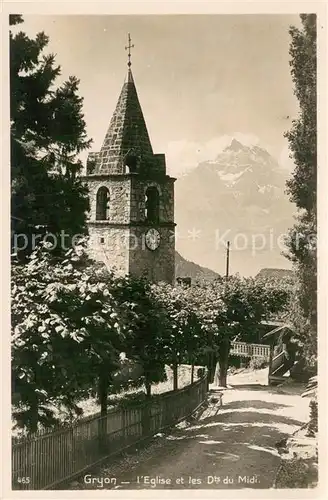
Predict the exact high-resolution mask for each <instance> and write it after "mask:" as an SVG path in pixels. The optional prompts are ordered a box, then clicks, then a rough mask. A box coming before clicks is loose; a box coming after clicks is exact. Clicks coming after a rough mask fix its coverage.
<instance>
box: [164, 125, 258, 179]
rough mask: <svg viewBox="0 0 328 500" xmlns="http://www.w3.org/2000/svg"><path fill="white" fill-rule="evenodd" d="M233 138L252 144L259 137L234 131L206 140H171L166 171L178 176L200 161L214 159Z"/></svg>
mask: <svg viewBox="0 0 328 500" xmlns="http://www.w3.org/2000/svg"><path fill="white" fill-rule="evenodd" d="M233 138H235V139H237V140H238V141H239V142H241V143H242V144H244V145H245V146H254V145H256V144H258V143H259V138H258V137H257V136H256V135H253V134H244V133H242V132H235V133H234V134H233V135H222V136H219V137H214V138H212V139H210V140H209V141H207V142H204V143H200V142H190V141H185V140H180V141H172V142H169V143H168V145H167V146H166V163H167V169H168V173H169V174H170V175H173V176H175V177H179V176H181V175H183V174H185V173H187V172H188V171H189V170H192V169H194V168H195V167H197V165H198V164H199V163H201V162H202V161H208V160H215V158H216V157H217V155H218V154H220V153H222V151H223V150H224V148H226V147H227V146H229V144H230V143H231V141H232V139H233Z"/></svg>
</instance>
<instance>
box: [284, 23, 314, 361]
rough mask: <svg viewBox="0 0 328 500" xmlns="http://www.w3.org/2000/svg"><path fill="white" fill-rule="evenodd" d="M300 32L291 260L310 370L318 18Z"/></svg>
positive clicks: (295, 55) (292, 141)
mask: <svg viewBox="0 0 328 500" xmlns="http://www.w3.org/2000/svg"><path fill="white" fill-rule="evenodd" d="M300 17H301V21H302V28H301V29H299V28H296V27H291V28H290V35H291V44H290V56H291V61H290V65H291V73H292V78H293V82H294V93H295V95H296V97H297V99H298V102H299V115H298V118H297V119H296V120H294V121H293V125H292V128H291V130H290V131H288V132H287V133H286V137H287V138H288V141H289V147H290V150H291V152H292V157H293V159H294V162H295V169H294V172H293V175H292V177H291V179H290V180H289V181H288V182H287V191H288V193H289V196H290V199H291V201H293V202H294V203H296V206H297V208H298V217H297V223H296V224H295V225H294V227H293V228H292V229H291V230H290V232H289V239H288V245H289V252H288V255H287V256H288V258H289V259H290V260H291V261H292V262H293V263H294V267H295V271H296V274H297V277H298V282H299V286H298V293H297V297H295V298H296V300H297V306H298V307H297V311H295V310H294V311H293V316H292V317H291V320H292V321H293V322H294V325H295V330H296V331H297V333H298V336H299V340H300V343H301V344H302V345H303V353H304V355H305V358H306V360H307V363H308V364H309V365H310V366H315V365H316V359H317V255H316V235H317V215H316V210H317V190H316V185H317V130H316V127H317V111H316V109H317V85H316V70H317V54H316V35H317V30H316V15H315V14H302V15H301V16H300Z"/></svg>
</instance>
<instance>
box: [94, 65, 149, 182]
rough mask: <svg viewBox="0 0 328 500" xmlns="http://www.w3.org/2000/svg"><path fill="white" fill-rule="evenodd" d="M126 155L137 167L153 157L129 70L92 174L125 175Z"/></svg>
mask: <svg viewBox="0 0 328 500" xmlns="http://www.w3.org/2000/svg"><path fill="white" fill-rule="evenodd" d="M127 156H133V157H135V158H136V161H137V164H140V162H147V159H148V160H151V159H152V157H153V149H152V146H151V143H150V139H149V135H148V131H147V127H146V123H145V119H144V116H143V113H142V109H141V106H140V102H139V98H138V94H137V90H136V87H135V84H134V80H133V75H132V71H131V69H130V68H129V69H128V74H127V77H126V79H125V82H124V84H123V87H122V90H121V94H120V97H119V99H118V102H117V105H116V109H115V111H114V114H113V116H112V119H111V122H110V124H109V128H108V130H107V133H106V136H105V140H104V142H103V145H102V147H101V150H100V152H99V154H98V160H97V165H96V171H95V173H117V174H118V173H124V172H125V160H126V157H127Z"/></svg>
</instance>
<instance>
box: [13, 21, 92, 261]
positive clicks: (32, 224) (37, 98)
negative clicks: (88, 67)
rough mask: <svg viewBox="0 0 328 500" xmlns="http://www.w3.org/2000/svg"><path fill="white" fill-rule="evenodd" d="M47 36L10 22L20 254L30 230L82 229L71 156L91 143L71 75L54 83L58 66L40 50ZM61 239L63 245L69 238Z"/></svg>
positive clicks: (81, 189)
mask: <svg viewBox="0 0 328 500" xmlns="http://www.w3.org/2000/svg"><path fill="white" fill-rule="evenodd" d="M22 22H23V20H22V17H21V16H19V15H12V16H10V24H11V26H14V25H17V24H20V23H22ZM14 31H15V33H14ZM48 41H49V39H48V37H47V36H46V35H45V34H44V33H38V34H37V35H36V38H35V39H31V38H29V37H28V36H27V35H26V34H25V33H23V32H22V31H19V32H17V30H16V28H14V29H12V30H11V32H10V92H11V94H10V120H11V128H10V129H11V177H12V189H11V190H12V221H13V222H12V232H14V233H16V235H17V234H23V235H26V239H27V245H28V246H27V248H26V249H25V251H24V252H20V255H26V254H28V253H30V252H31V250H32V247H33V236H32V235H33V234H34V233H35V232H36V230H37V231H38V233H39V234H40V235H43V234H44V232H45V228H46V229H47V231H48V232H51V233H54V234H57V233H59V232H61V231H64V232H65V233H66V234H67V235H68V236H72V235H74V234H85V233H86V232H87V230H86V215H85V213H86V211H87V210H88V209H89V202H88V192H87V188H86V187H85V186H84V185H83V182H82V180H81V178H80V176H79V175H78V174H79V173H80V172H81V169H82V163H81V162H80V161H79V160H78V159H77V157H78V155H79V153H80V152H81V151H83V150H85V149H87V148H89V146H90V144H91V141H90V140H88V139H87V135H86V130H85V122H84V119H83V113H82V105H83V99H82V98H81V97H79V96H78V86H79V81H78V80H77V78H75V77H73V76H71V77H69V79H68V80H67V81H66V82H64V83H63V84H61V85H60V86H59V87H57V88H56V87H55V82H56V79H57V78H58V77H59V75H60V66H57V65H56V64H55V56H54V55H53V54H48V55H45V54H44V53H43V51H44V49H45V48H46V47H47V44H48ZM23 243H24V242H23V240H22V241H21V240H19V241H18V242H17V241H16V242H15V241H13V246H15V244H16V245H17V246H21V245H22V244H23ZM64 244H65V245H66V249H67V248H69V246H70V238H68V240H66V241H65V242H64Z"/></svg>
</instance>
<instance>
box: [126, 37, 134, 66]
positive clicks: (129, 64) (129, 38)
mask: <svg viewBox="0 0 328 500" xmlns="http://www.w3.org/2000/svg"><path fill="white" fill-rule="evenodd" d="M128 42H129V45H127V46H126V47H125V50H129V52H128V58H129V61H128V66H129V68H130V66H131V49H132V48H133V47H134V45H131V37H130V33H128Z"/></svg>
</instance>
